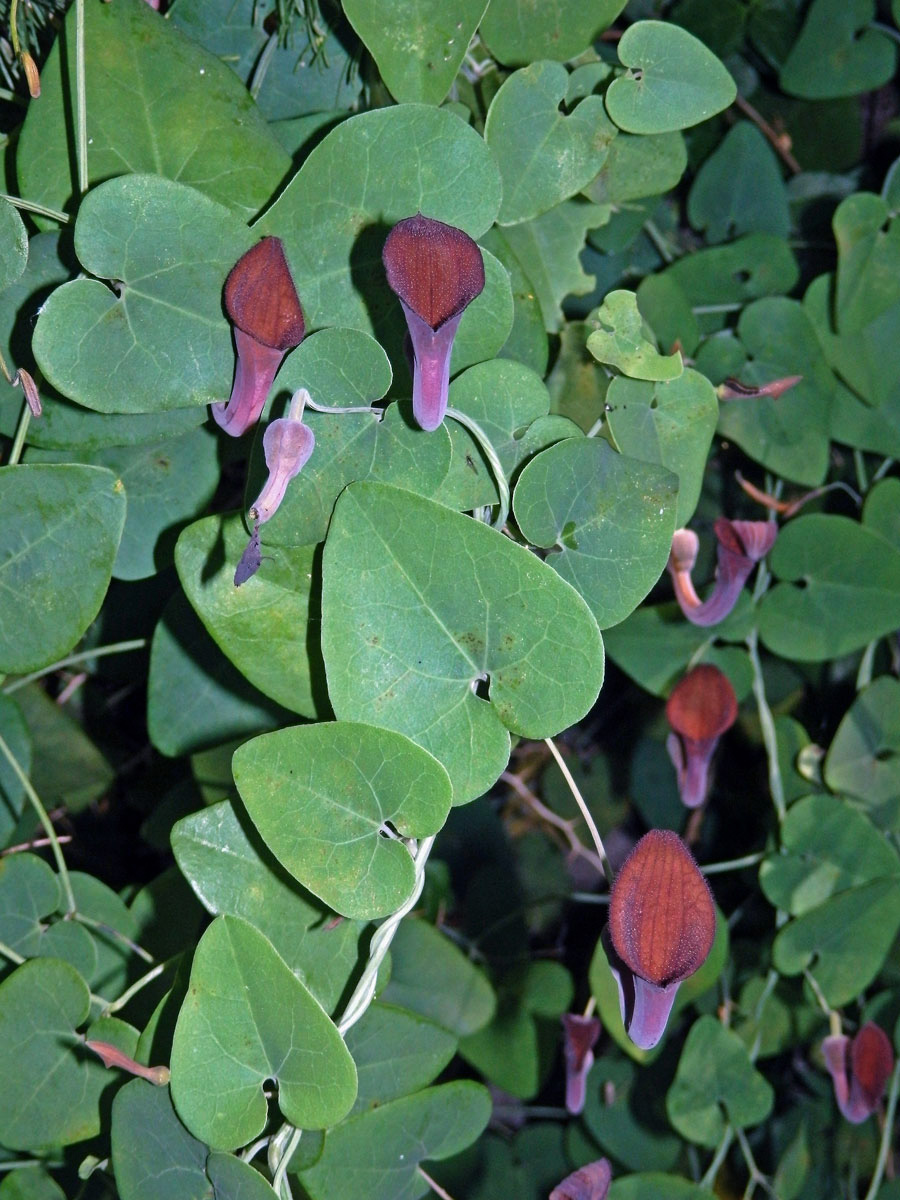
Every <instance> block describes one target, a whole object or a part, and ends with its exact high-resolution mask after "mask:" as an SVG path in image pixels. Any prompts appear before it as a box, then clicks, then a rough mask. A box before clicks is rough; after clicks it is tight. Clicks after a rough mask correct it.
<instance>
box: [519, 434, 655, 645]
mask: <svg viewBox="0 0 900 1200" xmlns="http://www.w3.org/2000/svg"><path fill="white" fill-rule="evenodd" d="M677 490H678V481H677V479H676V477H675V476H674V475H673V474H672V473H671V471H667V470H665V469H664V468H662V467H658V466H655V465H651V464H650V463H646V462H640V461H638V459H635V458H626V457H625V456H624V455H622V454H617V453H616V451H615V450H613V448H612V447H611V446H610V445H609V444H608V443H607V442H604V441H603V440H602V439H600V438H569V439H567V440H566V441H564V442H559V443H557V445H555V446H551V447H550V449H549V450H544V451H542V452H541V453H540V454H538V455H537V457H536V458H534V459H532V461H531V462H530V463H529V464H528V465H527V466H526V467H525V469H524V470H523V471H522V474H521V475H520V477H519V482H518V483H517V484H516V491H515V496H514V510H515V514H516V520H517V521H518V523H519V528H520V529H521V531H522V534H523V535H524V536H525V537H526V538H527V539H528V541H529V542H532V543H533V544H534V545H536V546H541V547H543V548H545V549H548V550H552V551H553V552H552V553H551V554H550V555H548V557H547V559H546V560H545V561H546V562H548V563H549V565H550V566H552V567H553V569H554V570H556V571H558V572H559V574H560V575H561V576H562V577H563V579H565V580H567V581H568V582H569V583H571V584H572V586H573V587H574V588H575V589H576V590H577V591H578V592H579V593H580V595H582V596H583V597H584V599H585V600H586V601H587V603H588V605H589V607H590V609H591V612H592V613H593V614H594V617H595V618H596V621H597V624H598V625H599V626H600V628H601V629H604V628H606V627H607V626H609V625H617V624H618V623H619V622H620V621H623V620H624V619H625V618H626V617H627V616H628V614H629V613H630V612H631V611H632V610H633V609H635V608H636V607H637V606H638V604H639V603H640V602H641V600H643V598H644V597H645V596H646V595H647V593H648V592H649V591H650V589H651V588H652V587H653V585H654V583H656V581H657V580H658V579H659V577H660V575H661V574H662V572H663V571H664V570H665V566H666V561H667V559H668V557H669V549H670V547H671V545H672V534H673V532H674V530H675V498H676V494H677Z"/></svg>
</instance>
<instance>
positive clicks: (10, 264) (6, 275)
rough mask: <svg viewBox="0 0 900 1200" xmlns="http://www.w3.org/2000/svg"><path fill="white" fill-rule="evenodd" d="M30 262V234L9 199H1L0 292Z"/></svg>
mask: <svg viewBox="0 0 900 1200" xmlns="http://www.w3.org/2000/svg"><path fill="white" fill-rule="evenodd" d="M27 263H28V234H27V232H26V230H25V225H24V222H23V221H22V218H21V217H20V216H19V214H18V212H17V211H16V209H15V208H14V207H13V205H11V204H10V203H9V201H8V200H0V292H2V291H5V289H6V288H8V287H9V286H10V285H11V284H13V283H15V282H16V280H17V279H19V278H20V277H21V275H22V272H23V271H24V270H25V267H26V265H27Z"/></svg>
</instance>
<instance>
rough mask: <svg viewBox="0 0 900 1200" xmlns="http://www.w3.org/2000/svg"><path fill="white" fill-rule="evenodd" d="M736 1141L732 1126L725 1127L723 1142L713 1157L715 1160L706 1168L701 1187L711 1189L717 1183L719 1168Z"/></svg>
mask: <svg viewBox="0 0 900 1200" xmlns="http://www.w3.org/2000/svg"><path fill="white" fill-rule="evenodd" d="M733 1141H734V1130H733V1129H732V1127H731V1126H730V1125H727V1126H726V1127H725V1132H724V1133H723V1134H722V1140H721V1141H720V1142H719V1145H718V1147H717V1148H716V1152H715V1154H714V1155H713V1160H712V1162H711V1163H710V1164H709V1166H708V1167H707V1168H706V1174H705V1175H704V1176H703V1178H702V1179H701V1180H700V1186H701V1187H703V1188H711V1187H712V1186H713V1184H714V1183H715V1181H716V1176H717V1175H718V1173H719V1168H720V1167H721V1165H722V1163H723V1162H724V1161H725V1157H726V1155H727V1154H728V1151H729V1150H730V1149H731V1143H732V1142H733Z"/></svg>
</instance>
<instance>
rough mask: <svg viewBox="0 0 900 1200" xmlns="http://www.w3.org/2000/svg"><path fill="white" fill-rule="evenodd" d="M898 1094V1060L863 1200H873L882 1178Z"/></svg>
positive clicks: (889, 1145)
mask: <svg viewBox="0 0 900 1200" xmlns="http://www.w3.org/2000/svg"><path fill="white" fill-rule="evenodd" d="M898 1092H900V1059H898V1060H897V1062H896V1064H895V1066H894V1074H893V1075H892V1076H891V1090H890V1093H889V1094H888V1103H887V1112H886V1113H885V1114H884V1128H883V1129H882V1131H881V1144H880V1145H879V1147H878V1158H877V1159H876V1161H875V1173H874V1175H873V1176H872V1179H871V1181H870V1183H869V1190H868V1191H867V1192H866V1194H865V1197H864V1200H875V1197H876V1196H877V1195H878V1191H879V1189H880V1187H881V1181H882V1179H883V1178H884V1169H885V1167H886V1166H887V1160H888V1155H889V1154H890V1152H891V1143H892V1141H893V1140H894V1117H895V1115H896V1112H897V1094H898Z"/></svg>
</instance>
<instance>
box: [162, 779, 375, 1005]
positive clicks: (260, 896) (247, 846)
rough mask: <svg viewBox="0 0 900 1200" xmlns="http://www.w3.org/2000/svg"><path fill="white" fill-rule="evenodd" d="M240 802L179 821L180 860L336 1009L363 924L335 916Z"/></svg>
mask: <svg viewBox="0 0 900 1200" xmlns="http://www.w3.org/2000/svg"><path fill="white" fill-rule="evenodd" d="M238 808H239V806H238V803H237V801H235V802H234V804H232V803H231V802H230V801H228V800H222V801H220V802H219V803H217V804H213V805H211V806H210V807H209V808H204V809H201V811H200V812H198V813H192V814H191V815H190V816H188V817H184V818H183V819H182V820H180V821H178V822H177V823H176V824H175V826H174V827H173V829H172V850H173V852H174V854H175V859H176V861H177V863H178V866H179V867H180V869H181V871H182V873H183V874H184V876H185V878H186V879H187V881H188V882H189V883H190V885H191V887H192V888H193V889H194V891H195V892H196V894H197V896H198V897H199V899H200V901H201V903H202V904H203V906H204V907H205V908H206V910H207V911H208V912H210V913H212V914H213V915H214V916H219V915H225V916H233V917H242V918H243V919H244V920H245V921H248V922H249V923H250V924H251V925H254V926H255V927H256V928H257V929H258V930H259V932H260V933H262V934H265V936H266V937H267V938H268V939H269V941H270V942H271V943H272V945H273V946H274V947H275V949H276V950H277V951H278V953H279V954H280V955H281V957H282V958H283V959H284V961H285V962H286V963H287V965H288V966H289V967H290V968H291V970H292V971H293V972H294V973H295V974H296V975H298V976H299V978H300V979H302V980H303V982H304V983H305V984H306V986H307V987H308V988H309V990H310V992H312V994H313V996H314V997H315V998H316V1000H318V1001H319V1003H320V1004H321V1005H322V1007H323V1008H324V1009H325V1010H326V1011H327V1012H332V1011H333V1010H334V1008H335V1006H336V1005H337V1003H338V1001H339V1000H340V998H341V995H342V993H343V992H344V990H345V988H346V987H347V982H348V980H349V979H350V976H351V975H352V974H353V972H354V971H355V970H356V968H357V966H358V961H359V940H360V937H361V936H362V933H363V926H362V924H361V923H360V922H357V921H339V922H337V923H335V922H334V921H332V920H331V916H332V914H331V911H330V910H329V909H327V908H326V907H325V906H324V905H323V904H321V903H320V902H319V901H318V900H317V899H316V897H314V896H312V895H310V894H309V893H308V892H307V891H305V889H303V888H302V887H301V886H300V885H299V884H298V883H297V882H296V880H294V879H292V878H291V876H290V875H289V874H288V873H287V871H285V870H284V868H283V867H282V866H281V864H280V863H279V862H278V861H277V860H276V859H275V857H274V855H273V854H272V852H271V851H270V850H269V849H268V848H267V847H266V845H265V843H264V842H263V841H262V839H261V838H260V836H259V834H258V833H257V832H256V830H255V829H254V828H253V825H252V824H251V822H250V821H249V819H248V818H247V815H246V813H244V811H243V810H242V809H241V810H240V811H238Z"/></svg>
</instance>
